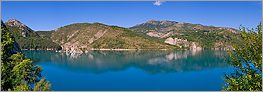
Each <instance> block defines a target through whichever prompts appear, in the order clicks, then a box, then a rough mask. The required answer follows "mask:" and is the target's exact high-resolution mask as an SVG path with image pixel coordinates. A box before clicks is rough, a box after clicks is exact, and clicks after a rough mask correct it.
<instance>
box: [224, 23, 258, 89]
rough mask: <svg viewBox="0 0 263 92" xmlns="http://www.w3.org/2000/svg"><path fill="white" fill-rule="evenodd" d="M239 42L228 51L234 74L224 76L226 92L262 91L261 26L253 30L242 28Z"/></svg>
mask: <svg viewBox="0 0 263 92" xmlns="http://www.w3.org/2000/svg"><path fill="white" fill-rule="evenodd" d="M241 30H242V33H241V42H240V44H235V45H234V46H233V47H234V50H232V51H229V55H230V60H229V63H230V64H231V65H232V66H233V67H234V69H236V70H235V72H233V73H231V74H228V75H226V76H225V82H226V85H225V86H224V90H228V91H260V90H262V67H261V66H262V25H261V23H260V25H258V27H257V28H256V29H255V30H254V29H251V30H249V29H246V28H242V29H241Z"/></svg>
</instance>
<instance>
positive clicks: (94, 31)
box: [51, 23, 176, 50]
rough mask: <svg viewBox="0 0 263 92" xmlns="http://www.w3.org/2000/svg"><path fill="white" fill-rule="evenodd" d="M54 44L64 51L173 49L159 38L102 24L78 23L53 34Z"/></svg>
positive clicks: (59, 29)
mask: <svg viewBox="0 0 263 92" xmlns="http://www.w3.org/2000/svg"><path fill="white" fill-rule="evenodd" d="M51 38H52V39H53V41H54V42H56V43H58V44H60V45H62V47H63V49H64V50H88V49H173V48H176V47H175V46H170V45H167V44H164V43H162V42H160V41H159V40H160V39H158V38H152V37H149V36H141V35H139V34H137V33H136V32H133V31H131V30H129V29H126V28H121V27H117V26H108V25H105V24H101V23H93V24H90V23H76V24H71V25H67V26H64V27H61V28H58V29H57V30H56V31H55V32H53V33H52V36H51Z"/></svg>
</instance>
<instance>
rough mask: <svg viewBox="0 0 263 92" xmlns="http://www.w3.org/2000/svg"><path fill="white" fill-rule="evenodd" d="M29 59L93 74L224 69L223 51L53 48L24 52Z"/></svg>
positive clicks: (225, 65)
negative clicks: (68, 50)
mask: <svg viewBox="0 0 263 92" xmlns="http://www.w3.org/2000/svg"><path fill="white" fill-rule="evenodd" d="M24 53H25V54H26V56H27V57H28V58H31V59H33V60H34V61H37V62H36V63H38V62H50V63H52V64H56V65H60V66H63V67H65V68H69V69H71V70H77V71H85V72H91V73H104V72H107V71H121V70H125V69H127V68H130V67H134V68H138V69H141V70H144V71H146V72H147V73H149V74H156V73H172V72H183V71H199V70H205V69H210V68H222V67H227V66H228V65H227V64H226V62H224V57H225V55H226V53H225V52H224V51H209V50H204V51H89V52H87V53H85V54H70V53H60V52H54V51H24Z"/></svg>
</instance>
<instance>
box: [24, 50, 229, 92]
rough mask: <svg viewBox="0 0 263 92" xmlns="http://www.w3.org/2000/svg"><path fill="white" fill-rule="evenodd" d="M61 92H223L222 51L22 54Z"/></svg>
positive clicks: (227, 70) (34, 52)
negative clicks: (164, 91)
mask: <svg viewBox="0 0 263 92" xmlns="http://www.w3.org/2000/svg"><path fill="white" fill-rule="evenodd" d="M23 52H24V54H25V55H26V57H28V58H30V59H32V60H33V61H35V62H34V64H36V65H39V66H41V67H42V68H43V69H44V70H43V72H42V76H43V77H45V78H47V80H49V81H50V82H51V84H52V90H57V91H65V90H68V91H72V90H75V91H85V90H86V91H88V90H90V91H94V90H101V91H104V90H111V91H117V90H126V91H130V90H131V91H136V90H140V91H152V90H176V91H183V90H188V91H192V90H199V91H204V90H221V89H222V86H223V84H224V81H223V78H224V74H225V73H228V72H230V71H231V70H232V69H231V67H230V66H229V65H228V64H227V63H226V62H225V61H224V59H225V56H226V55H227V53H226V52H224V51H211V50H203V51H89V52H88V53H85V54H70V53H60V52H55V51H23Z"/></svg>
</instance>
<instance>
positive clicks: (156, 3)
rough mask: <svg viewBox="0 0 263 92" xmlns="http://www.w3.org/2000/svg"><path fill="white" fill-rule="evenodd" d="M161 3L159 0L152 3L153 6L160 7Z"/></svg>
mask: <svg viewBox="0 0 263 92" xmlns="http://www.w3.org/2000/svg"><path fill="white" fill-rule="evenodd" d="M162 3H163V1H161V0H156V1H155V2H154V3H153V5H156V6H160V5H162Z"/></svg>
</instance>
